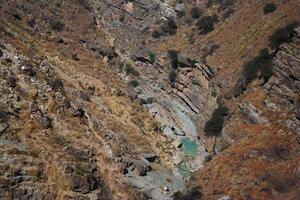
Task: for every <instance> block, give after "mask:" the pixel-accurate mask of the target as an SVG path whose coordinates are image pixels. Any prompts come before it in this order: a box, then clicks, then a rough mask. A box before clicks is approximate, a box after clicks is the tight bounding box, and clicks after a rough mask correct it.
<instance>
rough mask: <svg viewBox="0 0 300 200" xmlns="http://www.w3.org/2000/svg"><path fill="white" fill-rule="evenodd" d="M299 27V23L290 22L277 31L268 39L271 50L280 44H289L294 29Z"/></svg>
mask: <svg viewBox="0 0 300 200" xmlns="http://www.w3.org/2000/svg"><path fill="white" fill-rule="evenodd" d="M298 26H299V22H297V21H295V22H291V23H289V24H287V25H286V26H285V27H283V28H279V29H277V30H276V31H275V32H274V33H273V34H272V36H271V37H270V39H269V42H270V45H271V47H272V48H274V49H275V48H278V47H279V46H280V45H281V44H282V43H284V42H289V41H290V40H291V38H292V34H293V33H294V29H295V28H296V27H298Z"/></svg>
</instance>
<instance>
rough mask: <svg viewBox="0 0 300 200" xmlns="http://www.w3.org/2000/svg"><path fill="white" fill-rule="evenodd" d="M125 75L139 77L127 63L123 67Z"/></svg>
mask: <svg viewBox="0 0 300 200" xmlns="http://www.w3.org/2000/svg"><path fill="white" fill-rule="evenodd" d="M125 73H126V74H127V75H129V74H132V75H133V76H139V75H140V73H139V72H138V71H136V70H135V69H134V68H133V67H132V66H131V65H130V64H129V63H127V64H126V65H125Z"/></svg>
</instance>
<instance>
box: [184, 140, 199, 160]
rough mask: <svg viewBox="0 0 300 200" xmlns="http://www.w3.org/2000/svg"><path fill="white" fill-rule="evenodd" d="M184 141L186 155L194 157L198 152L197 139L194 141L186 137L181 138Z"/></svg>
mask: <svg viewBox="0 0 300 200" xmlns="http://www.w3.org/2000/svg"><path fill="white" fill-rule="evenodd" d="M181 142H182V151H183V153H184V154H185V156H187V157H189V158H190V159H194V158H195V157H196V155H197V152H198V145H197V143H196V142H195V141H192V140H191V139H190V138H184V139H182V140H181Z"/></svg>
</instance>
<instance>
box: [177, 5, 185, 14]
mask: <svg viewBox="0 0 300 200" xmlns="http://www.w3.org/2000/svg"><path fill="white" fill-rule="evenodd" d="M175 11H176V12H179V13H182V12H184V11H185V6H184V3H176V5H175Z"/></svg>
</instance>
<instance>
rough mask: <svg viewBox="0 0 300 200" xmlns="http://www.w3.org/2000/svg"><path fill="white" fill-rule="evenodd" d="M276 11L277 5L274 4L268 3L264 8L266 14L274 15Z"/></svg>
mask: <svg viewBox="0 0 300 200" xmlns="http://www.w3.org/2000/svg"><path fill="white" fill-rule="evenodd" d="M275 10H276V5H275V4H274V3H268V4H266V5H265V6H264V13H265V14H268V13H272V12H274V11H275Z"/></svg>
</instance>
